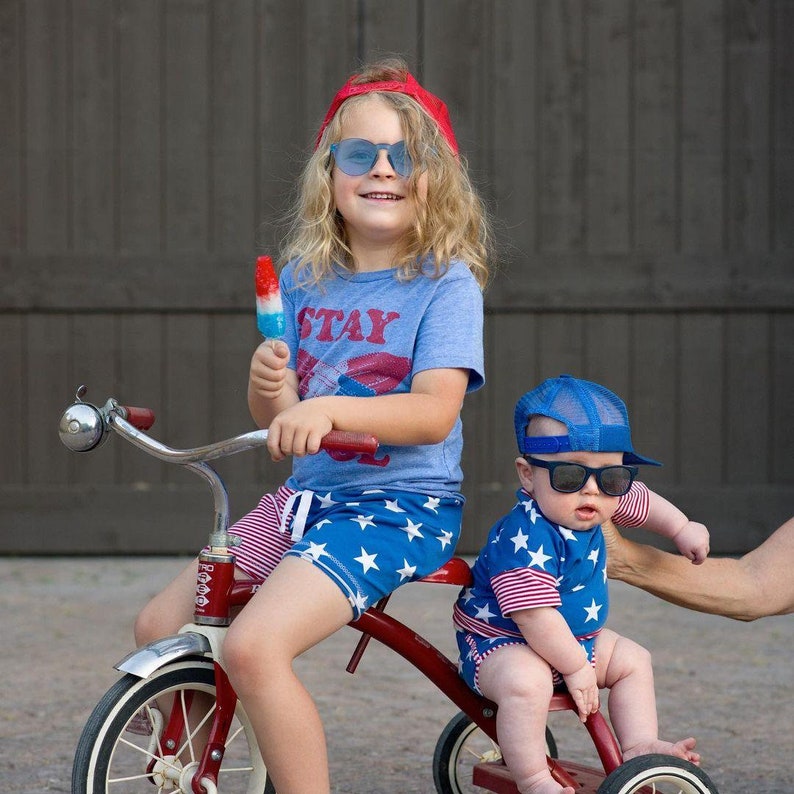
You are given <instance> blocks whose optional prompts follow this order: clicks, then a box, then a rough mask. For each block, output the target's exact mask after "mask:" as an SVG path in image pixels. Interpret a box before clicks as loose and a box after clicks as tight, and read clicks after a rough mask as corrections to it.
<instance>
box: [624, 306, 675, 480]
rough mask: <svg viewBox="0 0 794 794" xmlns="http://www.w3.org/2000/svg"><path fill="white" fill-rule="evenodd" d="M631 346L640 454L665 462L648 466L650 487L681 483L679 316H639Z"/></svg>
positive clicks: (631, 403) (632, 401) (636, 440)
mask: <svg viewBox="0 0 794 794" xmlns="http://www.w3.org/2000/svg"><path fill="white" fill-rule="evenodd" d="M631 346H632V359H631V372H632V383H631V389H630V397H629V402H628V406H629V411H630V414H629V416H630V418H631V422H632V431H633V432H632V439H633V441H634V444H635V446H636V447H637V449H639V450H640V454H642V455H647V456H648V457H650V458H654V459H655V460H658V461H659V462H661V463H662V464H664V465H663V467H662V468H661V469H656V468H652V467H648V468H643V470H642V479H643V480H644V481H645V482H646V483H648V485H649V486H650V487H652V488H657V487H663V486H667V485H670V484H673V483H675V482H677V481H678V479H679V475H680V461H679V459H678V450H679V444H678V437H679V422H680V417H679V405H680V398H679V391H678V383H679V376H678V355H679V323H678V317H677V316H676V315H672V314H655V313H650V314H640V315H636V316H635V317H634V320H633V323H632V331H631ZM683 410H687V407H686V406H684V408H683Z"/></svg>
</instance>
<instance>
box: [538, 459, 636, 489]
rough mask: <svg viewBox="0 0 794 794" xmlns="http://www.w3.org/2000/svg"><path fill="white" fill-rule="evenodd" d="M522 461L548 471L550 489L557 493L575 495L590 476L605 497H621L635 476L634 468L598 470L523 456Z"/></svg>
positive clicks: (560, 461) (580, 465)
mask: <svg viewBox="0 0 794 794" xmlns="http://www.w3.org/2000/svg"><path fill="white" fill-rule="evenodd" d="M524 459H525V460H526V461H528V462H529V463H531V464H532V465H533V466H540V468H542V469H548V470H549V482H550V483H551V487H552V488H553V489H554V490H555V491H559V493H576V492H577V491H581V490H582V488H583V487H584V484H585V483H586V482H587V480H588V479H589V478H590V477H591V476H592V477H595V480H596V483H598V487H599V488H600V489H601V490H602V491H603V492H604V493H605V494H606V495H607V496H623V494H625V493H628V491H629V489H630V488H631V484H632V483H633V482H634V478H635V477H636V476H637V467H636V466H603V467H602V468H600V469H591V468H590V467H589V466H583V465H582V464H581V463H568V462H566V461H564V460H541V459H540V458H533V457H532V456H531V455H524Z"/></svg>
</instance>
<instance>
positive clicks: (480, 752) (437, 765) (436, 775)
mask: <svg viewBox="0 0 794 794" xmlns="http://www.w3.org/2000/svg"><path fill="white" fill-rule="evenodd" d="M546 754H547V755H549V756H551V757H552V758H557V743H556V742H555V741H554V736H553V734H552V732H551V730H550V729H549V728H548V727H547V728H546ZM501 757H502V754H501V752H500V751H499V747H498V746H497V745H496V743H495V742H493V741H492V740H491V739H490V738H489V737H488V736H487V735H486V734H485V733H484V732H483V731H482V730H481V729H480V728H479V727H478V725H477V724H476V723H475V722H473V721H472V719H471V718H470V717H469V716H468V715H467V714H464V713H463V712H462V711H461V712H459V713H458V714H456V715H455V716H454V717H453V718H452V719H451V720H450V721H449V722H448V723H447V726H446V728H444V730H443V731H442V733H441V736H439V737H438V742H436V750H435V753H434V754H433V782H434V783H435V785H436V792H437V794H475V792H477V791H480V790H481V789H479V788H475V787H474V785H473V784H472V782H471V776H472V769H473V768H474V766H475V764H479V763H480V762H482V761H498V760H499V759H500V758H501Z"/></svg>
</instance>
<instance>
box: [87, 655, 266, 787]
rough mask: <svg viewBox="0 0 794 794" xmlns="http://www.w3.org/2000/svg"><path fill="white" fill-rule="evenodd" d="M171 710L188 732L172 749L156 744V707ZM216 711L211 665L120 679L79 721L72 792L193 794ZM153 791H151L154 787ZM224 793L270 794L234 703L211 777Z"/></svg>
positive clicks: (183, 664)
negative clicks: (82, 722) (195, 775)
mask: <svg viewBox="0 0 794 794" xmlns="http://www.w3.org/2000/svg"><path fill="white" fill-rule="evenodd" d="M162 708H167V709H169V710H174V709H178V710H180V711H181V712H182V713H184V714H185V715H186V717H187V718H186V723H187V724H188V725H189V728H188V729H187V730H185V731H184V732H183V734H182V736H180V738H179V741H178V742H177V744H176V746H174V747H164V746H163V743H162V742H161V735H162V717H161V709H162ZM214 712H215V675H214V670H213V664H212V661H211V660H206V659H188V660H184V661H180V662H176V663H174V664H170V665H168V666H166V667H163V668H161V669H160V670H156V671H155V672H154V673H152V675H150V676H149V677H148V678H144V679H141V678H138V677H136V676H134V675H126V676H124V677H123V678H121V679H119V681H117V682H116V683H115V684H114V685H113V686H112V687H111V688H110V689H109V690H108V691H107V692H106V693H105V695H104V696H103V697H102V699H101V700H100V701H99V703H98V704H97V705H96V707H95V708H94V710H93V712H92V713H91V716H90V717H89V719H88V722H87V723H86V726H85V728H84V729H83V733H82V735H81V736H80V740H79V742H78V745H77V750H76V752H75V758H74V765H73V767H72V793H73V794H143V793H144V792H146V794H151V792H155V791H168V792H174V794H179V793H180V792H181V793H183V794H193V789H192V780H193V772H195V770H196V768H197V766H198V762H199V761H200V759H201V754H202V751H203V749H204V744H203V742H202V741H201V740H200V739H199V737H201V736H204V735H205V734H206V732H207V730H208V728H209V724H210V721H211V720H212V716H213V714H214ZM153 786H154V788H153ZM217 790H218V791H222V792H223V794H274V790H273V787H272V785H271V784H270V783H269V782H268V780H267V772H266V770H265V766H264V764H263V762H262V758H261V756H260V754H259V748H258V746H257V743H256V737H255V735H254V731H253V729H252V727H251V723H250V722H249V720H248V716H247V715H246V713H245V711H244V709H243V708H242V706H241V704H240V703H239V702H238V704H237V708H236V709H235V717H234V720H233V722H232V726H231V730H230V731H229V735H228V738H227V741H226V747H225V750H224V757H223V763H222V765H221V769H220V774H219V777H218V786H217Z"/></svg>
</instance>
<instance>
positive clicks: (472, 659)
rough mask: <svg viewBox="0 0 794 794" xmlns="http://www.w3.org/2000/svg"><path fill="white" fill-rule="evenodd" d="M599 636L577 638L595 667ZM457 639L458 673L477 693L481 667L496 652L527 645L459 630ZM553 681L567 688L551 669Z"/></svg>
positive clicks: (514, 640)
mask: <svg viewBox="0 0 794 794" xmlns="http://www.w3.org/2000/svg"><path fill="white" fill-rule="evenodd" d="M597 636H598V635H597V634H591V635H588V636H587V637H577V639H578V640H579V644H580V645H581V646H582V648H584V651H585V653H586V655H587V659H588V661H589V662H590V664H591V665H593V666H595V641H596V637H597ZM455 639H456V640H457V642H458V651H459V653H460V660H459V661H458V672H459V673H460V675H461V677H462V678H463V680H464V681H465V682H466V683H467V684H468V685H469V687H470V688H471V689H473V690H474V691H475V692H479V693H480V694H482V692H480V682H479V677H480V667H481V665H482V663H483V662H484V661H485V659H487V658H488V657H489V656H490V655H491V654H492V653H493V652H494V651H497V650H499V648H504V647H506V646H508V645H526V644H527V642H526V640H525V639H524V638H523V637H483V636H482V635H480V634H472V633H471V632H468V631H463V630H462V629H458V630H457V631H456V632H455ZM551 680H552V683H553V684H554V688H555V689H561V688H563V687H564V686H565V682H564V681H563V678H562V676H561V675H560V674H559V672H557V670H555V669H554V668H553V667H552V668H551Z"/></svg>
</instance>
